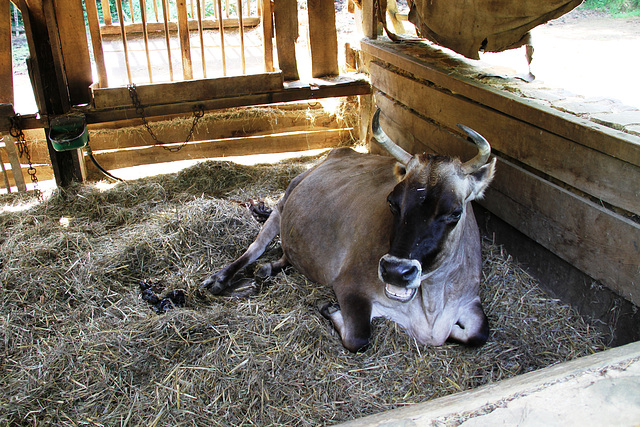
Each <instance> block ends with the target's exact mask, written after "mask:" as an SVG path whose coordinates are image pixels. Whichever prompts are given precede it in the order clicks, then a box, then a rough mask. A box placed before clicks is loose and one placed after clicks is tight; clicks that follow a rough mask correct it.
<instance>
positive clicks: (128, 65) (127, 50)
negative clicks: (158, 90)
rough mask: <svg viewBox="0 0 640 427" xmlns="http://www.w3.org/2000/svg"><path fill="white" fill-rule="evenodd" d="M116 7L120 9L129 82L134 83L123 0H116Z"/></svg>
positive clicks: (120, 25)
mask: <svg viewBox="0 0 640 427" xmlns="http://www.w3.org/2000/svg"><path fill="white" fill-rule="evenodd" d="M116 9H117V11H118V22H119V28H120V37H122V48H123V51H124V63H125V66H126V67H127V79H128V81H129V84H131V83H133V80H131V65H130V64H129V46H128V45H127V32H126V31H125V26H124V12H123V11H122V0H116Z"/></svg>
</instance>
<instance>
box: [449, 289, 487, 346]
mask: <svg viewBox="0 0 640 427" xmlns="http://www.w3.org/2000/svg"><path fill="white" fill-rule="evenodd" d="M487 338H489V321H488V320H487V316H486V315H485V314H484V311H483V310H482V304H480V301H477V300H476V301H474V302H473V303H471V304H470V305H469V306H468V307H467V309H466V310H464V311H463V312H462V315H461V316H460V318H459V319H458V322H457V323H456V324H455V325H453V328H452V329H451V334H450V335H449V341H454V342H458V343H460V344H465V345H469V346H473V347H477V346H481V345H483V344H484V343H486V342H487Z"/></svg>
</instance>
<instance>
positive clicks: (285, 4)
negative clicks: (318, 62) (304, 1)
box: [273, 0, 299, 80]
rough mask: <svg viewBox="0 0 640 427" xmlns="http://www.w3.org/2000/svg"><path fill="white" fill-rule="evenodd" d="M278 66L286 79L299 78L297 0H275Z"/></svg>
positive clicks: (274, 12)
mask: <svg viewBox="0 0 640 427" xmlns="http://www.w3.org/2000/svg"><path fill="white" fill-rule="evenodd" d="M273 14H274V18H275V19H274V20H275V31H276V50H277V51H278V67H279V68H280V69H281V70H282V74H283V75H284V79H285V80H298V79H299V75H298V62H297V60H296V40H297V39H298V4H297V1H296V0H275V1H274V7H273Z"/></svg>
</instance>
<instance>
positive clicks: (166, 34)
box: [160, 0, 173, 81]
mask: <svg viewBox="0 0 640 427" xmlns="http://www.w3.org/2000/svg"><path fill="white" fill-rule="evenodd" d="M168 1H169V0H160V2H161V3H162V20H163V21H164V38H165V41H166V43H167V59H168V61H169V79H170V80H171V81H173V61H172V60H171V42H170V39H171V36H170V34H169V5H168V4H167V2H168Z"/></svg>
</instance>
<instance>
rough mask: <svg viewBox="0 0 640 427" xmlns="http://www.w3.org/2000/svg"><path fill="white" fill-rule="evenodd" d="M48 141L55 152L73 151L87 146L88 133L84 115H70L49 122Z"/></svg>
mask: <svg viewBox="0 0 640 427" xmlns="http://www.w3.org/2000/svg"><path fill="white" fill-rule="evenodd" d="M49 140H50V141H51V144H52V145H53V148H54V149H55V150H56V151H68V150H75V149H78V148H82V147H84V146H85V145H87V143H88V142H89V131H88V130H87V120H86V119H85V117H84V114H70V115H66V116H59V117H56V118H55V119H53V120H51V125H50V127H49Z"/></svg>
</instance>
